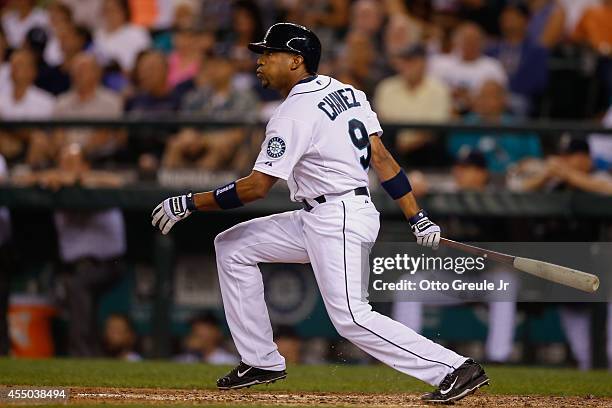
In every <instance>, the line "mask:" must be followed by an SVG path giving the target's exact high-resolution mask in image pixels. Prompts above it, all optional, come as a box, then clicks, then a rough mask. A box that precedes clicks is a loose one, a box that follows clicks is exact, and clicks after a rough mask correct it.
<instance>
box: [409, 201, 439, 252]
mask: <svg viewBox="0 0 612 408" xmlns="http://www.w3.org/2000/svg"><path fill="white" fill-rule="evenodd" d="M408 222H409V223H410V228H411V229H412V233H413V234H414V236H415V237H416V239H417V244H419V245H423V246H425V247H429V248H432V249H438V245H439V244H440V227H439V226H437V225H436V224H434V223H433V222H431V221H430V219H429V218H428V217H427V213H426V212H425V211H424V210H420V211H419V212H418V213H417V214H416V215H415V216H413V217H410V218H409V219H408Z"/></svg>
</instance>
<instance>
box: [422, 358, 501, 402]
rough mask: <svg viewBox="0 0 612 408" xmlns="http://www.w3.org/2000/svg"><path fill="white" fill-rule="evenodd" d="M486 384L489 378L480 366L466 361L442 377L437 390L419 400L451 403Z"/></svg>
mask: <svg viewBox="0 0 612 408" xmlns="http://www.w3.org/2000/svg"><path fill="white" fill-rule="evenodd" d="M488 384H489V377H487V374H485V372H484V370H483V368H482V367H481V366H480V364H478V363H476V362H474V361H473V360H467V361H466V362H465V363H463V364H461V366H460V367H459V368H457V369H455V371H453V372H452V373H450V374H449V375H447V376H446V377H444V380H442V382H441V383H440V385H439V386H438V389H437V390H435V391H434V392H430V393H427V394H425V395H423V396H422V397H421V400H422V401H424V402H428V403H434V404H435V403H438V404H444V403H452V402H455V401H459V400H460V399H462V398H464V397H466V396H468V395H470V394H472V393H474V392H475V391H476V390H477V389H478V388H480V387H482V386H483V385H488Z"/></svg>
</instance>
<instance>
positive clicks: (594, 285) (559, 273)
mask: <svg viewBox="0 0 612 408" xmlns="http://www.w3.org/2000/svg"><path fill="white" fill-rule="evenodd" d="M514 267H515V268H516V269H518V270H520V271H523V272H527V273H529V274H531V275H534V276H537V277H539V278H542V279H546V280H549V281H552V282H556V283H560V284H561V285H565V286H569V287H572V288H574V289H579V290H582V291H584V292H588V293H593V292H595V291H597V289H598V288H599V278H598V277H597V276H595V275H592V274H590V273H586V272H582V271H579V270H576V269H572V268H567V267H565V266H560V265H555V264H551V263H548V262H544V261H538V260H535V259H529V258H521V257H518V256H517V257H515V258H514Z"/></svg>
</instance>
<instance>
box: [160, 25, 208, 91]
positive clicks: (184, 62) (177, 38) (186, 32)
mask: <svg viewBox="0 0 612 408" xmlns="http://www.w3.org/2000/svg"><path fill="white" fill-rule="evenodd" d="M172 44H173V46H174V49H173V51H172V52H171V53H170V55H168V85H169V86H170V87H172V88H174V87H175V86H176V85H178V84H179V83H181V82H184V81H187V80H189V79H192V78H193V77H194V76H195V75H196V74H197V73H198V70H199V69H200V62H201V59H202V58H201V55H202V48H201V45H202V44H201V42H199V41H198V33H197V32H196V31H195V30H193V29H178V30H175V31H174V34H173V35H172Z"/></svg>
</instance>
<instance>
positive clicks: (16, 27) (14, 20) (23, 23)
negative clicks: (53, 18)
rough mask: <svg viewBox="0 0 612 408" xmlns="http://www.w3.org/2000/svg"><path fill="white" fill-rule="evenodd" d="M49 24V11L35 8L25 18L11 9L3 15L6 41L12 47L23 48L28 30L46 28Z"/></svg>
mask: <svg viewBox="0 0 612 408" xmlns="http://www.w3.org/2000/svg"><path fill="white" fill-rule="evenodd" d="M48 25H49V19H48V17H47V12H46V11H44V10H42V9H39V8H35V9H34V10H32V12H31V13H30V14H28V16H27V17H26V18H24V19H23V20H21V19H20V18H19V15H18V14H17V12H16V11H9V12H7V13H5V14H4V15H3V16H2V28H3V29H4V33H5V35H6V41H7V42H8V44H9V46H10V47H11V48H21V46H22V43H23V40H24V38H25V36H26V34H27V33H28V31H29V30H30V29H31V28H33V27H37V26H38V27H42V28H46V27H47V26H48Z"/></svg>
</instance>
